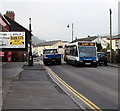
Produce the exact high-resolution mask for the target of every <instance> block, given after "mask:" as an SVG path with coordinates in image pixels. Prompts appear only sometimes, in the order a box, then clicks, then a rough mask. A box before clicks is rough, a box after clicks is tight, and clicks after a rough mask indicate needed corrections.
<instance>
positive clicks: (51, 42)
mask: <svg viewBox="0 0 120 111" xmlns="http://www.w3.org/2000/svg"><path fill="white" fill-rule="evenodd" d="M57 42H66V41H61V40H56V41H47V42H42V43H40V44H37V45H36V46H35V47H37V46H52V45H54V44H56V43H57Z"/></svg>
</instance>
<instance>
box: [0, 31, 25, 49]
mask: <svg viewBox="0 0 120 111" xmlns="http://www.w3.org/2000/svg"><path fill="white" fill-rule="evenodd" d="M0 48H25V32H0Z"/></svg>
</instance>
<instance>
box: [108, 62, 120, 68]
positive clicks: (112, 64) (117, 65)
mask: <svg viewBox="0 0 120 111" xmlns="http://www.w3.org/2000/svg"><path fill="white" fill-rule="evenodd" d="M108 66H111V67H116V68H119V66H120V64H117V63H108Z"/></svg>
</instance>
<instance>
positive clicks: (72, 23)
mask: <svg viewBox="0 0 120 111" xmlns="http://www.w3.org/2000/svg"><path fill="white" fill-rule="evenodd" d="M67 27H68V28H69V27H70V25H67ZM72 41H73V23H72Z"/></svg>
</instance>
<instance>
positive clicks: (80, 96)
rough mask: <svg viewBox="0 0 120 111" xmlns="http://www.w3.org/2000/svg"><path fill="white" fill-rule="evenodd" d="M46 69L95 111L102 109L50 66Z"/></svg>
mask: <svg viewBox="0 0 120 111" xmlns="http://www.w3.org/2000/svg"><path fill="white" fill-rule="evenodd" d="M46 69H47V70H48V71H49V72H50V73H51V74H53V75H54V76H55V77H56V78H57V79H58V80H59V81H60V82H61V83H62V84H63V85H64V86H65V87H66V88H67V89H68V90H69V91H70V92H72V93H73V94H74V95H75V96H76V97H78V98H79V99H80V100H81V101H83V102H84V103H85V104H86V105H88V106H89V107H90V109H92V110H94V111H102V110H101V109H100V108H99V107H98V106H96V105H95V104H94V103H92V102H91V101H90V100H88V99H87V98H86V97H85V96H83V95H82V94H80V93H79V92H77V91H76V90H75V89H73V88H72V87H71V86H69V85H68V84H67V83H66V82H65V81H63V80H62V79H61V78H60V77H59V76H58V75H57V74H55V73H54V72H53V71H52V70H51V69H50V68H49V67H47V66H46Z"/></svg>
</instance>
